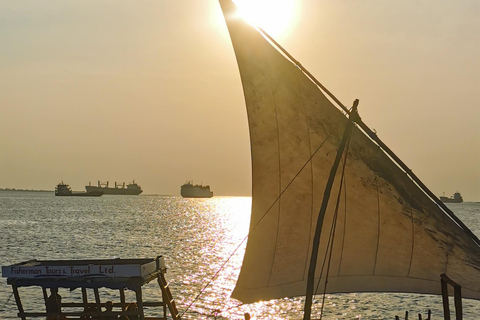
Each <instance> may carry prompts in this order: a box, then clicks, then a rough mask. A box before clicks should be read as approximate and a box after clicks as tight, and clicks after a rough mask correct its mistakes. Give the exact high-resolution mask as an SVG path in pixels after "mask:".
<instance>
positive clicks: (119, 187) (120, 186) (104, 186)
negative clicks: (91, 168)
mask: <svg viewBox="0 0 480 320" xmlns="http://www.w3.org/2000/svg"><path fill="white" fill-rule="evenodd" d="M85 189H86V190H87V192H90V191H103V194H115V195H135V196H136V195H139V194H140V193H142V192H143V190H142V188H141V187H140V186H139V185H138V184H136V183H135V180H133V182H132V183H129V184H127V185H125V182H123V183H117V182H115V187H114V188H112V187H109V186H108V181H107V182H105V183H103V182H100V181H98V184H97V186H92V184H91V183H89V184H88V186H85Z"/></svg>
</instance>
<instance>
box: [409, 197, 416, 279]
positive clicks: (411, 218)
mask: <svg viewBox="0 0 480 320" xmlns="http://www.w3.org/2000/svg"><path fill="white" fill-rule="evenodd" d="M408 209H409V211H410V221H411V222H412V246H411V251H410V263H409V264H408V273H407V277H409V278H410V272H411V271H412V264H413V252H414V250H415V221H414V219H413V210H412V208H411V207H409V208H408Z"/></svg>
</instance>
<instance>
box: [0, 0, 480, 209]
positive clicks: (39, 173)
mask: <svg viewBox="0 0 480 320" xmlns="http://www.w3.org/2000/svg"><path fill="white" fill-rule="evenodd" d="M238 1H240V0H238ZM258 1H260V0H258ZM287 2H288V1H287ZM278 3H279V2H278ZM270 6H271V8H272V10H271V11H270V12H269V13H268V15H267V16H266V17H265V15H264V17H265V18H263V19H264V21H265V22H267V21H270V22H271V21H276V22H277V23H278V21H279V19H276V20H275V18H272V17H275V16H276V15H278V16H282V15H285V14H286V13H289V14H290V15H289V16H288V17H287V16H282V17H283V18H282V19H280V21H285V24H286V26H285V25H283V26H282V28H280V27H279V26H276V27H273V24H271V25H270V27H271V28H270V29H269V25H268V24H266V25H264V26H263V27H264V28H265V29H266V30H267V32H270V33H271V35H272V36H274V37H275V38H276V39H277V40H278V42H279V43H280V44H281V45H282V46H283V47H284V48H285V49H287V50H288V51H289V52H290V53H291V54H292V55H293V56H294V57H295V58H296V59H297V60H298V61H300V62H301V63H302V65H303V66H304V67H305V68H306V69H308V70H309V71H310V72H311V73H312V74H313V75H314V76H315V77H316V78H317V79H318V80H319V81H320V82H321V83H322V84H323V85H325V86H326V87H327V88H328V89H329V90H330V91H331V92H332V93H333V94H335V96H336V97H337V98H338V99H339V100H340V101H342V102H343V104H345V105H348V106H349V105H351V104H352V102H353V100H354V99H359V100H360V105H359V113H360V115H361V117H362V119H363V121H364V122H365V123H366V124H367V125H368V126H369V127H370V128H373V129H375V130H376V131H377V134H378V136H379V137H380V139H382V141H383V142H385V143H386V144H387V145H388V146H389V147H390V149H392V150H393V151H394V152H395V153H396V154H397V155H398V156H399V157H400V158H401V159H402V160H403V161H404V162H405V163H406V164H407V165H408V166H409V167H410V168H411V169H412V170H413V172H414V173H415V174H416V175H417V176H418V177H419V178H420V179H421V180H422V181H423V182H424V183H425V184H426V185H427V186H428V187H429V189H430V190H431V191H432V192H433V193H435V194H437V195H442V194H443V193H445V195H448V196H450V195H452V194H453V193H454V192H456V191H459V192H461V194H462V195H463V197H464V200H466V201H480V103H479V98H478V92H480V59H479V57H480V19H478V17H479V16H480V2H479V1H478V0H459V1H451V0H422V1H413V0H406V1H391V0H362V1H358V0H336V1H332V0H290V2H289V3H288V6H289V9H288V10H286V11H283V12H282V11H281V10H279V8H280V5H275V6H272V5H270ZM0 9H1V10H0V43H1V46H0V150H1V151H0V188H17V189H43V190H53V189H54V187H55V185H56V184H57V183H59V182H60V181H64V182H65V183H67V184H69V185H70V186H71V187H72V189H73V190H83V189H84V186H85V185H87V184H88V183H89V182H91V183H92V184H96V182H97V181H98V180H101V181H102V182H103V181H110V184H113V183H114V182H115V181H116V182H124V181H125V182H131V181H132V180H135V182H137V183H138V184H140V185H141V187H142V189H143V190H144V193H145V194H166V195H179V193H180V186H181V185H182V184H183V183H184V182H186V181H188V180H193V181H194V182H195V183H203V184H208V185H210V186H211V189H212V191H213V192H214V193H215V195H223V196H229V195H232V196H241V195H246V196H248V195H250V193H251V166H250V146H249V134H248V124H247V116H246V111H245V106H244V99H243V91H242V86H241V82H240V76H239V73H238V68H237V66H236V61H235V56H234V52H233V48H232V45H231V42H230V39H229V36H228V32H227V29H226V26H225V22H224V20H223V16H222V13H221V10H220V6H219V4H218V2H217V1H216V0H149V1H144V0H138V1H122V0H108V1H107V0H82V1H63V0H56V1H53V0H44V1H36V0H30V1H29V0H26V1H7V0H2V1H0ZM268 19H270V20H268ZM272 19H273V20H272ZM261 20H262V18H259V21H261ZM259 23H260V22H259Z"/></svg>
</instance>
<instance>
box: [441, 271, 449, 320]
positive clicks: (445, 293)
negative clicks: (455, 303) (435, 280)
mask: <svg viewBox="0 0 480 320" xmlns="http://www.w3.org/2000/svg"><path fill="white" fill-rule="evenodd" d="M440 284H441V286H442V301H443V318H444V319H445V320H450V305H449V303H448V285H447V281H445V280H444V279H443V277H442V278H441V279H440Z"/></svg>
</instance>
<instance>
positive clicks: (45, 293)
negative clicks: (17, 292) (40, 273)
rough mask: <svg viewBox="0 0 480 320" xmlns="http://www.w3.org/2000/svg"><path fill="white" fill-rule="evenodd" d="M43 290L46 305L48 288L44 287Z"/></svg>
mask: <svg viewBox="0 0 480 320" xmlns="http://www.w3.org/2000/svg"><path fill="white" fill-rule="evenodd" d="M42 292H43V300H44V301H45V305H46V303H47V298H48V294H47V288H44V287H42Z"/></svg>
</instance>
